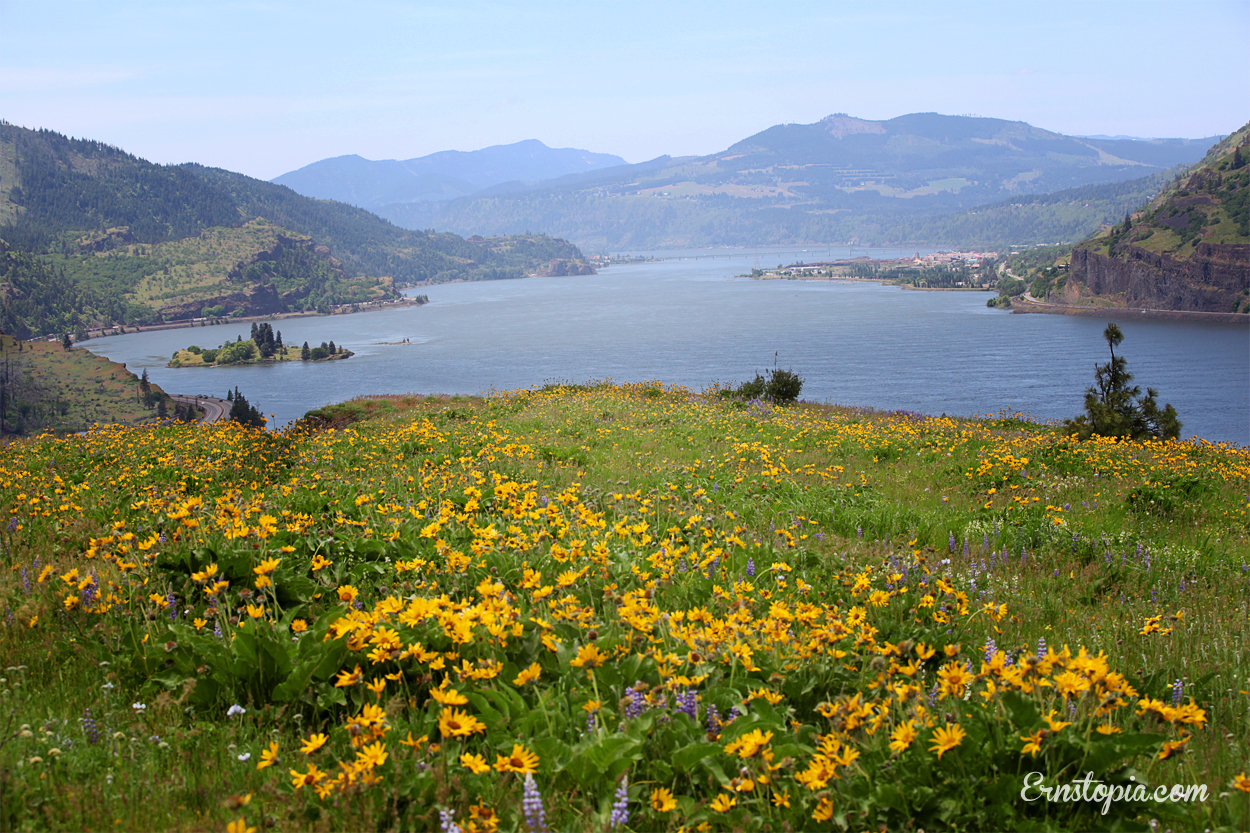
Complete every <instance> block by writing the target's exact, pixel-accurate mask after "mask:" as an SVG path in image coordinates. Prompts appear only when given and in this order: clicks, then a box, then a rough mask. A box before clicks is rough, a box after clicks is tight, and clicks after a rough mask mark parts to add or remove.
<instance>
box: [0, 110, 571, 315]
mask: <svg viewBox="0 0 1250 833" xmlns="http://www.w3.org/2000/svg"><path fill="white" fill-rule="evenodd" d="M0 240H3V241H5V244H4V246H3V249H2V250H0V255H2V256H3V260H2V261H0V326H3V328H4V329H5V331H7V332H10V333H13V334H17V335H20V336H25V335H28V334H32V333H33V334H45V333H58V334H59V333H63V332H74V331H76V330H79V329H88V328H91V327H93V326H100V325H104V324H113V323H123V324H133V323H148V322H154V321H159V320H162V319H179V318H186V317H192V316H196V315H199V314H200V313H201V312H202V311H203V309H204V308H205V307H218V306H220V307H224V308H225V312H226V313H235V314H240V315H242V314H271V313H277V312H286V311H291V310H299V309H307V310H313V309H316V310H322V311H326V310H328V308H329V307H331V306H334V305H338V304H349V303H358V302H364V301H371V300H379V299H387V298H394V297H396V289H397V288H398V287H400V286H404V285H410V284H415V283H423V282H431V283H437V282H442V281H448V280H481V279H492V278H511V277H520V276H522V275H524V274H526V273H532V272H540V273H542V272H546V273H558V274H585V273H587V272H588V271H589V266H588V265H587V264H586V263H585V260H584V258H583V257H582V255H581V252H580V251H578V249H577V248H576V247H575V246H573V245H571V244H569V243H567V242H565V241H563V240H554V239H552V238H550V237H546V236H544V235H538V234H526V235H521V236H516V237H506V238H500V237H496V238H490V239H483V238H480V237H475V238H474V239H473V240H465V239H464V238H462V237H460V236H458V235H455V234H446V233H441V234H436V233H433V232H424V231H414V230H408V229H402V228H399V227H397V226H395V225H392V224H391V223H389V222H387V221H386V220H383V219H382V218H380V217H378V216H376V215H374V214H371V213H369V212H367V211H365V210H363V209H360V208H354V207H352V206H348V205H344V204H342V203H337V202H332V201H328V200H314V199H309V198H308V197H304V196H301V195H299V194H296V193H295V192H294V191H292V190H291V189H289V188H286V187H284V186H281V185H274V184H272V183H269V182H264V181H261V180H257V179H252V178H250V177H246V176H243V175H241V174H236V173H232V172H230V171H224V170H220V169H216V168H206V167H203V166H201V165H195V164H187V165H156V164H153V163H151V162H148V161H146V160H143V159H140V158H138V157H135V156H132V155H130V154H128V153H126V152H124V151H122V150H120V149H118V148H115V147H111V146H109V145H105V144H102V143H100V142H93V141H88V140H80V139H70V138H68V137H66V136H63V135H61V134H58V133H55V132H53V131H49V130H28V129H25V128H20V127H16V126H14V125H10V124H7V123H5V122H0Z"/></svg>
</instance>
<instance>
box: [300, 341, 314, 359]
mask: <svg viewBox="0 0 1250 833" xmlns="http://www.w3.org/2000/svg"><path fill="white" fill-rule="evenodd" d="M299 358H300V361H305V362H306V361H308V360H309V359H311V358H312V351H311V350H309V349H308V342H307V341H305V342H304V346H303V347H301V348H300V350H299Z"/></svg>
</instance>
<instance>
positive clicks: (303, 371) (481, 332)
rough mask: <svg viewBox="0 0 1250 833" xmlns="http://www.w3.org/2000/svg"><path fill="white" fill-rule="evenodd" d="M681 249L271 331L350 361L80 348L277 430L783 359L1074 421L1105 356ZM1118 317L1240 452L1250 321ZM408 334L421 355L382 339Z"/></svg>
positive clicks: (1187, 402) (832, 384)
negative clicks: (344, 352) (396, 399)
mask: <svg viewBox="0 0 1250 833" xmlns="http://www.w3.org/2000/svg"><path fill="white" fill-rule="evenodd" d="M912 251H913V250H911V249H909V250H907V251H906V252H905V253H906V254H911V253H912ZM664 254H665V255H668V256H672V255H673V253H672V252H667V253H664ZM689 254H691V255H694V254H700V255H703V256H702V257H688V258H684V259H672V260H665V261H660V262H652V263H639V264H629V265H622V266H613V267H610V268H608V269H605V270H604V271H603V272H602V273H601V274H599V275H595V276H589V277H569V278H528V279H525V280H516V281H494V282H488V283H462V284H447V285H442V286H434V287H428V288H422V289H420V290H416V291H419V292H423V293H425V294H427V295H429V298H430V301H431V303H430V304H428V305H425V306H422V307H414V308H407V309H397V310H389V311H385V312H370V313H360V314H356V315H346V316H334V317H329V318H305V319H296V320H288V321H282V322H277V326H278V328H280V329H281V331H282V336H283V340H284V341H285V342H286V343H287V344H292V345H299V344H301V343H302V342H304V341H307V342H308V343H309V344H311V345H317V344H320V343H321V342H322V341H329V340H333V341H335V342H336V343H337V344H342V345H345V346H347V347H348V348H349V349H351V350H353V351H355V352H356V356H355V357H354V358H352V359H349V360H347V361H343V362H332V363H325V364H315V365H313V364H302V363H292V364H286V365H277V366H270V367H242V368H216V369H184V370H170V369H166V368H165V366H164V365H165V363H166V362H167V361H168V358H169V356H170V355H171V354H172V353H173V352H174V351H175V350H177V349H179V348H182V347H185V346H187V345H188V344H191V343H195V344H199V345H200V346H202V347H216V346H217V345H219V344H221V343H222V342H224V341H225V340H227V339H229V340H234V338H235V336H236V335H242V336H243V337H244V338H247V336H248V333H249V330H250V325H249V324H227V325H221V326H217V327H206V328H198V329H191V330H161V331H157V332H150V333H141V334H138V335H127V336H116V337H111V338H104V339H95V340H92V341H90V342H87V343H85V344H84V346H85V347H88V348H90V349H91V350H93V351H95V352H97V353H99V354H102V355H105V356H108V357H109V358H111V359H113V360H115V361H121V362H126V363H127V365H128V367H129V368H130V369H131V370H133V371H134V372H136V373H139V372H141V371H142V368H145V367H146V368H148V372H149V375H150V376H151V378H152V380H153V381H154V382H156V383H157V384H159V385H161V386H162V387H163V388H164V389H165V390H167V391H170V392H173V393H192V394H194V393H206V394H212V395H217V396H224V395H225V392H226V391H227V390H229V389H232V388H233V387H235V386H236V385H237V386H238V387H239V389H240V390H241V391H243V393H244V394H245V395H246V396H247V397H248V399H249V400H251V401H252V402H253V403H256V404H258V405H259V406H260V407H261V409H262V410H263V411H264V412H265V413H266V414H270V413H272V414H274V415H275V416H276V418H277V419H276V424H277V425H284V424H286V423H287V422H289V421H291V420H294V419H297V418H298V417H300V416H301V415H303V414H304V413H305V412H306V411H308V410H310V409H312V408H315V407H319V406H321V405H324V404H327V403H330V402H337V401H341V400H344V399H349V398H351V397H353V396H357V395H362V394H378V393H409V392H417V393H481V392H484V391H488V390H491V389H516V388H524V387H529V386H532V385H537V384H542V383H543V382H544V381H548V380H553V379H563V380H570V381H585V380H589V379H603V378H611V379H613V380H616V381H633V380H643V379H658V380H661V381H663V382H666V383H681V384H684V385H688V386H690V387H693V388H695V389H702V388H704V387H706V386H707V385H708V384H710V383H712V382H716V381H719V382H723V383H730V382H733V383H736V382H740V381H742V380H744V379H747V378H750V377H752V376H753V375H754V373H755V372H756V371H763V370H766V369H768V368H770V367H772V366H773V363H774V357H776V361H777V362H778V363H779V364H780V366H781V367H783V368H789V369H793V370H794V371H796V372H798V373H799V374H800V375H801V376H803V378H804V379H805V380H806V384H805V385H804V388H803V396H804V398H806V399H809V400H812V401H819V402H832V403H838V404H844V405H861V406H870V407H873V408H880V409H901V410H908V411H918V412H922V413H932V414H939V413H947V414H952V415H973V414H989V413H996V412H998V411H1001V410H1004V409H1005V410H1008V411H1021V412H1024V413H1026V414H1028V415H1030V416H1032V417H1034V418H1038V419H1044V420H1051V419H1060V418H1063V417H1068V416H1073V415H1075V414H1077V413H1079V412H1080V410H1081V404H1082V398H1083V394H1084V390H1085V388H1086V387H1088V386H1089V385H1090V384H1091V382H1092V381H1093V372H1094V365H1095V364H1096V363H1098V362H1105V361H1106V359H1107V349H1106V344H1105V342H1104V341H1103V340H1102V329H1103V328H1104V327H1105V326H1106V321H1104V320H1102V319H1100V318H1069V317H1066V316H1053V315H1010V314H1008V313H1005V312H1002V311H999V310H991V309H988V308H987V307H986V306H985V301H986V299H987V298H989V297H990V296H989V295H988V294H987V293H982V292H908V291H903V290H900V289H898V288H895V287H889V286H877V285H868V284H853V283H837V282H797V281H752V280H749V279H745V278H735V277H734V275H735V274H738V273H743V272H748V271H749V270H750V269H751V268H752V267H753V266H762V267H763V266H775V265H776V264H777V263H778V262H785V263H790V262H792V261H793V260H796V259H804V260H807V261H809V262H811V261H817V260H820V259H823V258H826V257H830V256H832V257H844V256H846V254H847V250H846V249H823V248H822V249H810V250H798V249H796V250H787V251H784V252H780V251H777V250H762V251H761V252H759V253H756V252H754V251H746V252H745V253H744V252H742V251H736V252H722V253H721V255H722V256H720V257H708V256H706V255H707V253H706V252H699V253H689ZM726 254H730V255H735V256H728V257H727V256H725V255H726ZM854 254H855V255H860V254H870V255H872V256H877V257H894V256H898V255H899V254H903V252H897V251H895V252H890V251H881V250H877V251H871V252H870V251H866V250H863V249H858V248H857V249H855V250H854ZM1119 323H1120V327H1121V329H1122V330H1123V331H1124V336H1125V339H1124V344H1123V345H1122V348H1121V349H1122V352H1123V354H1124V355H1125V356H1126V357H1127V358H1128V361H1129V370H1130V371H1132V372H1133V373H1134V374H1135V375H1136V380H1135V381H1136V382H1137V383H1138V384H1140V385H1141V386H1142V387H1143V388H1145V387H1146V386H1147V385H1149V386H1151V387H1154V388H1157V389H1158V390H1159V394H1160V399H1161V400H1162V401H1164V402H1170V403H1172V404H1173V405H1175V406H1176V408H1177V410H1178V411H1179V412H1180V416H1181V419H1182V421H1183V422H1184V424H1185V429H1184V436H1186V437H1191V436H1200V437H1204V438H1206V439H1210V440H1224V441H1232V442H1237V443H1241V444H1245V445H1250V328H1246V327H1235V326H1230V325H1211V324H1189V323H1178V322H1170V321H1168V322H1164V321H1159V322H1154V321H1121V322H1119ZM404 338H409V339H411V341H412V344H411V345H385V344H380V343H379V342H395V341H400V340H401V339H404Z"/></svg>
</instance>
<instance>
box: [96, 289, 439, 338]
mask: <svg viewBox="0 0 1250 833" xmlns="http://www.w3.org/2000/svg"><path fill="white" fill-rule="evenodd" d="M407 288H408V287H405V289H407ZM427 303H429V302H428V301H422V302H417V301H413V300H411V299H408V298H399V299H396V300H393V301H365V302H362V303H360V304H343V305H341V306H337V307H332V308H331V310H330V312H272V313H268V314H267V315H243V316H239V317H238V318H230V317H226V318H191V319H186V320H182V321H165V322H162V323H160V324H134V325H129V326H127V325H121V324H118V325H115V326H112V327H104V328H102V329H99V330H97V329H95V328H93V329H90V330H88V331H87V336H88V337H87V339H86V341H90V340H91V339H93V338H111V337H113V336H128V335H131V334H132V333H147V332H153V331H155V330H193V329H195V328H197V327H215V326H217V325H219V324H249V323H251V322H253V321H284V320H286V319H291V318H330V317H332V316H335V315H354V314H355V313H358V312H375V311H377V310H384V309H395V308H397V307H423V306H425V305H426V304H427ZM119 330H124V332H119ZM74 343H75V344H81V343H82V342H80V341H75V342H74Z"/></svg>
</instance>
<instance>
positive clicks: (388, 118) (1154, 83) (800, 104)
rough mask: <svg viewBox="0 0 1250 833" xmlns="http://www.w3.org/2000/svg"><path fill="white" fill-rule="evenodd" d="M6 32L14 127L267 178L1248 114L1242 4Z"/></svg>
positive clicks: (494, 7)
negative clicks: (519, 146) (820, 130)
mask: <svg viewBox="0 0 1250 833" xmlns="http://www.w3.org/2000/svg"><path fill="white" fill-rule="evenodd" d="M0 24H2V25H0V54H3V57H2V58H0V118H3V119H5V120H7V121H9V122H10V123H13V124H17V125H21V126H24V127H31V128H46V129H49V130H55V131H57V132H60V133H65V134H69V135H72V136H75V137H82V138H90V139H96V140H100V141H104V142H107V143H109V144H113V145H116V146H118V147H121V148H124V149H125V150H127V151H129V152H131V153H134V154H136V155H139V156H142V157H144V158H146V159H149V160H151V161H154V162H161V163H178V162H200V163H203V164H206V165H211V166H216V167H222V168H227V169H229V170H233V171H238V172H241V173H245V174H248V175H250V176H255V177H258V178H261V179H272V178H273V177H275V176H278V175H280V174H282V173H285V172H288V171H293V170H296V169H298V168H301V167H303V166H305V165H308V164H310V163H312V162H316V161H318V160H321V159H326V158H331V157H335V156H342V155H347V154H356V155H359V156H362V157H364V158H366V159H378V160H383V159H411V158H414V157H419V156H424V155H427V154H430V153H434V152H438V151H444V150H477V149H480V148H484V147H489V146H493V145H506V144H511V143H513V142H516V141H520V140H522V139H538V140H540V141H542V142H543V143H545V144H546V145H548V146H550V147H553V148H560V147H572V148H580V149H583V150H589V151H593V152H596V153H610V154H616V155H619V156H621V157H623V158H624V159H626V160H627V161H629V162H640V161H644V160H648V159H652V158H655V157H656V156H660V155H664V154H670V155H673V156H686V155H705V154H709V153H715V152H717V151H720V150H723V149H724V148H726V147H728V146H729V145H731V144H733V143H734V142H736V141H738V140H740V139H742V138H744V137H746V136H749V135H752V134H754V133H757V132H759V131H761V130H764V129H766V128H768V127H770V126H772V125H775V124H782V123H811V122H815V121H817V120H819V119H821V118H823V117H824V116H827V115H829V114H832V113H838V112H844V113H848V114H850V115H852V116H857V117H859V118H864V119H873V120H882V119H889V118H894V117H897V116H901V115H905V114H908V113H915V112H939V113H944V114H948V115H966V114H976V115H980V116H988V117H993V118H1001V119H1007V120H1012V121H1025V122H1028V123H1029V124H1032V125H1034V126H1036V127H1040V128H1044V129H1046V130H1051V131H1055V132H1057V133H1064V134H1067V135H1113V136H1114V135H1128V136H1135V137H1143V138H1151V137H1167V138H1191V139H1192V138H1203V137H1207V136H1215V135H1224V134H1227V133H1229V132H1231V131H1233V130H1235V129H1237V128H1238V127H1240V126H1241V125H1242V124H1244V123H1245V121H1246V120H1247V117H1248V116H1250V113H1248V112H1247V109H1248V108H1247V107H1246V104H1247V101H1246V96H1245V93H1244V85H1245V81H1246V70H1245V66H1244V57H1243V55H1244V45H1245V43H1247V42H1250V4H1247V3H1245V2H1240V0H1197V1H1196V2H1191V3H1185V4H1177V3H1171V2H1133V3H1131V4H1130V3H1129V2H1118V1H1116V2H1103V3H1098V4H1089V3H1076V2H1067V0H1055V1H1054V2H1022V3H1013V4H999V3H986V2H971V1H970V0H964V1H963V2H953V3H948V4H943V5H942V6H941V7H940V8H938V7H934V6H932V5H930V4H927V3H920V2H899V3H892V4H890V5H888V6H886V7H884V8H874V9H868V8H865V7H863V6H860V5H858V4H854V5H852V4H849V3H833V4H830V3H819V2H806V1H804V2H782V3H775V4H770V5H768V6H763V5H760V4H757V3H750V2H737V3H734V2H730V3H716V4H712V3H706V2H692V3H682V4H663V5H661V4H659V3H652V2H639V3H632V4H628V5H609V6H593V7H592V6H589V5H584V4H576V3H570V2H550V1H548V2H535V3H531V4H527V5H525V6H524V7H520V6H514V5H510V4H503V3H492V2H477V3H465V4H457V5H456V6H446V5H443V4H433V3H424V2H417V3H401V2H381V1H379V2H366V3H361V4H355V5H353V6H352V7H350V9H347V8H345V7H342V6H340V5H339V4H335V3H329V2H305V3H299V4H296V3H293V2H288V0H273V1H272V2H264V3H261V2H244V0H222V1H221V2H189V3H177V4H168V3H158V2H155V0H134V2H128V3H125V4H102V3H93V2H85V1H84V0H0ZM1197 43H1201V44H1202V53H1201V55H1202V59H1201V61H1196V60H1193V58H1192V54H1193V51H1192V50H1193V45H1194V44H1197ZM1169 54H1173V55H1174V56H1175V57H1174V58H1171V59H1169V58H1168V55H1169Z"/></svg>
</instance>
